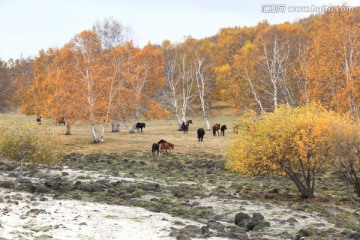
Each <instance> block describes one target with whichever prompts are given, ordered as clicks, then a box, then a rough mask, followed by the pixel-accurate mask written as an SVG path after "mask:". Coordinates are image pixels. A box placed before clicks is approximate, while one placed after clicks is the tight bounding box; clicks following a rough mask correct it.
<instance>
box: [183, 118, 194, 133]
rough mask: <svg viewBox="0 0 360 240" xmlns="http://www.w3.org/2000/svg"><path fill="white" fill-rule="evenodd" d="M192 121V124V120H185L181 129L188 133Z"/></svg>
mask: <svg viewBox="0 0 360 240" xmlns="http://www.w3.org/2000/svg"><path fill="white" fill-rule="evenodd" d="M190 123H191V124H192V123H193V122H192V120H188V121H186V123H185V122H183V123H182V125H181V130H182V131H184V133H187V132H188V131H189V125H190Z"/></svg>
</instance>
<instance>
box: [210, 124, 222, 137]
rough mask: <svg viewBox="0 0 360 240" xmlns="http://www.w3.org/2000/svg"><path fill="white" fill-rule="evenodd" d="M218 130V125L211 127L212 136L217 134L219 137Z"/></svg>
mask: <svg viewBox="0 0 360 240" xmlns="http://www.w3.org/2000/svg"><path fill="white" fill-rule="evenodd" d="M219 129H220V124H219V123H217V124H214V126H212V130H213V135H214V136H216V132H217V133H218V135H220V133H219Z"/></svg>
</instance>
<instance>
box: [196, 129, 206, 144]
mask: <svg viewBox="0 0 360 240" xmlns="http://www.w3.org/2000/svg"><path fill="white" fill-rule="evenodd" d="M197 135H198V139H199V142H202V141H203V139H204V135H205V130H204V129H203V128H199V129H198V130H197Z"/></svg>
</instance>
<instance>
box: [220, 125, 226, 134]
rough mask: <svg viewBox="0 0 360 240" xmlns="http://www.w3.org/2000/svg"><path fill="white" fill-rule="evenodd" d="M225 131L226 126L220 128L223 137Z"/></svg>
mask: <svg viewBox="0 0 360 240" xmlns="http://www.w3.org/2000/svg"><path fill="white" fill-rule="evenodd" d="M225 130H227V128H226V125H222V126H221V134H222V135H223V136H225Z"/></svg>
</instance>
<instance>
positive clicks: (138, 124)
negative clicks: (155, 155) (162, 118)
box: [135, 122, 145, 132]
mask: <svg viewBox="0 0 360 240" xmlns="http://www.w3.org/2000/svg"><path fill="white" fill-rule="evenodd" d="M135 128H136V130H137V132H139V129H141V132H142V130H143V128H145V123H141V122H138V123H136V127H135Z"/></svg>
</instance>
